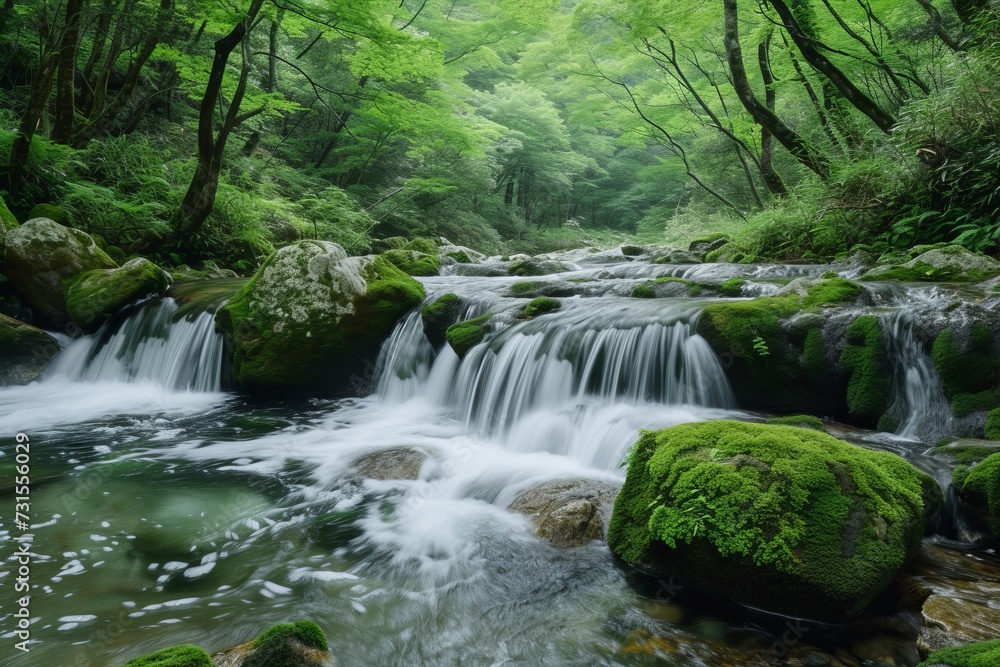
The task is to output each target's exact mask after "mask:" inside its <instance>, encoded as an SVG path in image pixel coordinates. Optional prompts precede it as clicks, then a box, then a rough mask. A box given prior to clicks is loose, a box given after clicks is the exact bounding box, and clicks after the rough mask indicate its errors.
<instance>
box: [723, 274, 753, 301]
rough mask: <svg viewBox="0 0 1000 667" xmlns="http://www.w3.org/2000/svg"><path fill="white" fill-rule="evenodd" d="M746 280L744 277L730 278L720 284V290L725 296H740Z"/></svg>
mask: <svg viewBox="0 0 1000 667" xmlns="http://www.w3.org/2000/svg"><path fill="white" fill-rule="evenodd" d="M746 282H747V281H745V280H743V278H730V279H729V280H727V281H726V282H724V283H722V284H721V285H719V291H721V292H722V294H723V295H724V296H731V297H738V296H739V295H740V294H742V293H743V286H744V285H746Z"/></svg>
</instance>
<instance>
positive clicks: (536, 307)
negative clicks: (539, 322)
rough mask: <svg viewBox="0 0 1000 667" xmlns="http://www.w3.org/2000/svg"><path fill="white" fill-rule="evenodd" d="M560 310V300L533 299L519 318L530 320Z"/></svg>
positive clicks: (541, 297)
mask: <svg viewBox="0 0 1000 667" xmlns="http://www.w3.org/2000/svg"><path fill="white" fill-rule="evenodd" d="M560 308H562V303H561V302H560V301H559V300H558V299H550V298H549V297H547V296H540V297H538V298H537V299H532V300H531V301H530V302H529V303H528V304H527V305H525V306H524V307H523V308H521V310H520V313H519V317H522V318H528V319H530V318H532V317H538V316H539V315H544V314H545V313H554V312H555V311H557V310H559V309H560Z"/></svg>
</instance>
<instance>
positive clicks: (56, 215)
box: [28, 204, 73, 227]
mask: <svg viewBox="0 0 1000 667" xmlns="http://www.w3.org/2000/svg"><path fill="white" fill-rule="evenodd" d="M33 218H48V219H49V220H52V221H53V222H58V223H59V224H60V225H62V226H63V227H72V226H73V216H71V215H70V214H69V212H68V211H67V210H66V209H64V208H60V207H58V206H53V205H52V204H37V205H36V206H35V207H34V208H33V209H31V212H30V213H28V220H31V219H33Z"/></svg>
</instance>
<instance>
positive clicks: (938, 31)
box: [917, 0, 965, 51]
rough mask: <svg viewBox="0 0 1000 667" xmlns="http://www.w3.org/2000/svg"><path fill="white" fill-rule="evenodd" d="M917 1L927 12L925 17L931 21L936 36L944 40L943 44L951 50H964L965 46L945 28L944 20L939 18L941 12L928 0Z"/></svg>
mask: <svg viewBox="0 0 1000 667" xmlns="http://www.w3.org/2000/svg"><path fill="white" fill-rule="evenodd" d="M917 3H918V4H919V5H920V6H921V7H923V8H924V11H925V12H926V13H927V17H928V18H929V19H930V22H931V29H933V30H934V34H935V35H937V36H938V39H940V40H941V41H942V42H944V45H945V46H947V47H948V48H949V49H951V50H952V51H964V50H965V46H964V45H963V44H962V43H961V42H960V41H959V39H958V38H956V37H955V36H953V35H952V34H951V33H950V32H948V31H947V30H946V29H945V27H944V20H943V19H942V18H941V12H939V11H938V8H937V7H935V6H934V4H933V3H932V2H931V1H930V0H917Z"/></svg>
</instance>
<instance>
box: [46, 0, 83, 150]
mask: <svg viewBox="0 0 1000 667" xmlns="http://www.w3.org/2000/svg"><path fill="white" fill-rule="evenodd" d="M82 8H83V0H67V2H66V19H65V22H64V24H63V31H62V41H61V43H60V45H59V76H58V77H57V78H56V113H55V127H53V130H52V140H53V141H56V142H58V143H60V144H68V143H69V141H70V139H71V138H72V137H73V128H74V125H75V115H76V51H77V47H78V46H79V42H80V11H81V9H82Z"/></svg>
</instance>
